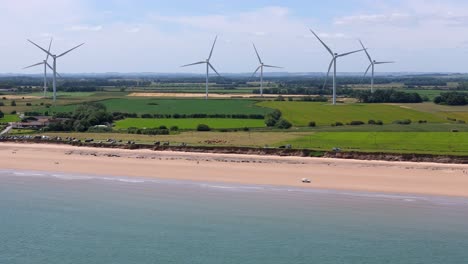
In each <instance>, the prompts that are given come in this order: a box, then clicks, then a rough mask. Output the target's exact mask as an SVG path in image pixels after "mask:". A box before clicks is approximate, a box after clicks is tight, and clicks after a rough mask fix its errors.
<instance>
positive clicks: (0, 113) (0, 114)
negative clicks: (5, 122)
mask: <svg viewBox="0 0 468 264" xmlns="http://www.w3.org/2000/svg"><path fill="white" fill-rule="evenodd" d="M3 117H5V114H4V113H3V112H2V110H0V118H3Z"/></svg>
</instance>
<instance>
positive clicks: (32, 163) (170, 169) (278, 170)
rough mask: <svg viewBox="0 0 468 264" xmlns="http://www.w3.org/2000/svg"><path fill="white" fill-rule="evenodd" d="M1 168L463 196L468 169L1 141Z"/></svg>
mask: <svg viewBox="0 0 468 264" xmlns="http://www.w3.org/2000/svg"><path fill="white" fill-rule="evenodd" d="M0 169H4V170H5V169H9V170H10V169H11V170H32V171H48V172H60V173H78V174H91V175H106V176H128V177H132V176H135V177H154V178H159V179H174V180H190V181H203V182H219V183H236V184H247V185H252V184H258V185H276V186H291V187H303V188H316V189H332V190H349V191H366V192H378V193H398V194H421V195H440V196H459V197H468V165H454V164H434V163H409V162H385V161H357V160H339V159H325V158H299V157H276V156H254V155H228V154H210V153H185V152H184V153H182V152H155V151H151V150H123V149H102V148H89V147H72V146H67V145H50V144H15V143H0ZM302 178H309V179H310V180H311V181H312V182H311V183H310V184H304V183H302V182H301V179H302Z"/></svg>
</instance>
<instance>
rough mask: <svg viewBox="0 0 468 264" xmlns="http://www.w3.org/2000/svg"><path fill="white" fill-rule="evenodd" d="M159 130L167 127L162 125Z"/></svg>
mask: <svg viewBox="0 0 468 264" xmlns="http://www.w3.org/2000/svg"><path fill="white" fill-rule="evenodd" d="M159 129H167V127H166V126H164V125H163V126H159Z"/></svg>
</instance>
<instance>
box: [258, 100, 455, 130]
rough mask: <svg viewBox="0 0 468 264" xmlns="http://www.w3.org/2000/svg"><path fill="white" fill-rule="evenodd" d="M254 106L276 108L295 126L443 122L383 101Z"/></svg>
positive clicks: (279, 103) (261, 104)
mask: <svg viewBox="0 0 468 264" xmlns="http://www.w3.org/2000/svg"><path fill="white" fill-rule="evenodd" d="M258 105H260V106H264V107H270V108H275V109H279V110H280V111H281V112H282V113H283V116H284V117H285V118H286V119H287V120H289V121H290V122H292V123H293V124H294V125H295V126H307V125H308V123H309V122H310V121H315V122H316V123H317V125H328V126H329V125H330V124H332V123H335V122H342V123H347V122H351V121H363V122H366V123H367V121H368V120H370V119H374V120H382V121H383V122H384V123H385V124H389V123H392V122H393V121H395V120H401V119H411V120H413V121H415V122H417V121H418V120H427V121H428V122H429V123H447V122H448V121H447V120H446V119H444V118H442V117H439V116H435V115H434V114H431V113H425V112H420V111H416V110H413V109H409V108H404V107H400V106H397V105H387V104H343V105H336V106H333V105H330V104H324V103H311V102H273V101H268V102H262V103H259V104H258Z"/></svg>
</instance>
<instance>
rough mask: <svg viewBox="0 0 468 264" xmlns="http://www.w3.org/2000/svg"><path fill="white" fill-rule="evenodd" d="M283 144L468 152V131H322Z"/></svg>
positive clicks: (388, 150) (423, 152) (313, 146)
mask: <svg viewBox="0 0 468 264" xmlns="http://www.w3.org/2000/svg"><path fill="white" fill-rule="evenodd" d="M281 144H292V145H293V146H294V147H296V148H311V149H317V150H330V149H332V148H335V147H338V148H341V149H342V150H343V151H364V152H394V153H421V154H453V155H468V133H450V132H321V133H311V134H309V135H308V136H305V137H301V138H296V139H293V140H287V141H284V142H281V143H279V144H278V145H281Z"/></svg>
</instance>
